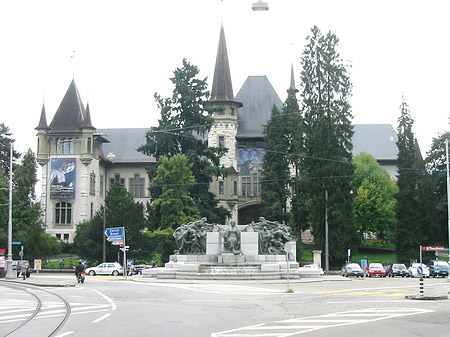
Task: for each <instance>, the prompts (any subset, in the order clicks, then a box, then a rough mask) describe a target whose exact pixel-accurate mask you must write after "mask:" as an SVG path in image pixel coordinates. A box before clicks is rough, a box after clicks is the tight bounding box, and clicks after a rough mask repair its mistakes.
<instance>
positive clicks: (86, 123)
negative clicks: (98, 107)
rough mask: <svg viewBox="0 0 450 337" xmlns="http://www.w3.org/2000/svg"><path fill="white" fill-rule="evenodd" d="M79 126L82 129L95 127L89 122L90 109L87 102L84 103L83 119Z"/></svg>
mask: <svg viewBox="0 0 450 337" xmlns="http://www.w3.org/2000/svg"><path fill="white" fill-rule="evenodd" d="M81 128H83V129H95V127H94V126H93V125H92V122H91V111H90V109H89V103H87V105H86V111H85V113H84V120H83V123H82V124H81Z"/></svg>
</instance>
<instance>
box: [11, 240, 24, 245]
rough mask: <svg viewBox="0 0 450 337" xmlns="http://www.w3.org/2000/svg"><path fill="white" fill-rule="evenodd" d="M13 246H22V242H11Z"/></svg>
mask: <svg viewBox="0 0 450 337" xmlns="http://www.w3.org/2000/svg"><path fill="white" fill-rule="evenodd" d="M11 244H13V245H21V244H22V241H13V242H11Z"/></svg>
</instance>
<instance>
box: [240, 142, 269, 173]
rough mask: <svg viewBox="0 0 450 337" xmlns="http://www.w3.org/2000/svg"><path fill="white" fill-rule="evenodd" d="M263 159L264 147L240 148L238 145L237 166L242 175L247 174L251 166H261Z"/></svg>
mask: <svg viewBox="0 0 450 337" xmlns="http://www.w3.org/2000/svg"><path fill="white" fill-rule="evenodd" d="M263 159H264V149H262V148H255V147H250V148H242V147H238V166H239V169H240V170H239V173H240V174H241V175H242V176H249V175H250V170H251V169H252V168H253V166H261V165H262V163H263Z"/></svg>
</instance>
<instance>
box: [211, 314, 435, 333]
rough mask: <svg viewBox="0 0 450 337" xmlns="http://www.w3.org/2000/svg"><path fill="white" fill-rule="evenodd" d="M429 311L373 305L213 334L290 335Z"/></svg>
mask: <svg viewBox="0 0 450 337" xmlns="http://www.w3.org/2000/svg"><path fill="white" fill-rule="evenodd" d="M429 312H433V310H428V309H417V308H413V309H409V308H400V309H382V308H381V309H380V308H371V309H362V310H353V311H344V312H336V313H330V314H324V315H318V316H311V317H303V318H296V319H288V320H284V321H276V322H272V323H265V324H264V323H263V324H256V325H251V326H247V327H243V328H238V329H232V330H227V331H221V332H215V333H212V334H211V337H244V336H245V337H257V336H272V337H288V336H294V335H299V334H304V333H308V332H312V331H316V330H320V329H327V328H337V327H341V326H346V325H355V324H363V323H368V322H374V321H379V320H384V319H390V318H396V317H401V316H410V315H419V314H425V313H429ZM275 330H276V331H275ZM293 330H294V331H293Z"/></svg>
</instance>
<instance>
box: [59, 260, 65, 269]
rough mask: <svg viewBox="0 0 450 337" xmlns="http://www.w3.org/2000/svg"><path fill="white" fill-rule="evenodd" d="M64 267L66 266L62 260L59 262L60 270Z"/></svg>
mask: <svg viewBox="0 0 450 337" xmlns="http://www.w3.org/2000/svg"><path fill="white" fill-rule="evenodd" d="M63 265H64V259H61V260H60V261H59V270H61V269H62V267H63Z"/></svg>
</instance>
